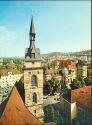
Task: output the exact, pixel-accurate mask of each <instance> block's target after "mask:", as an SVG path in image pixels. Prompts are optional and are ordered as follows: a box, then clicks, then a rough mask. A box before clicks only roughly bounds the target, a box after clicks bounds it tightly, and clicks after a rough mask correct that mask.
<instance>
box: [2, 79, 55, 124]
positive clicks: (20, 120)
mask: <svg viewBox="0 0 92 125" xmlns="http://www.w3.org/2000/svg"><path fill="white" fill-rule="evenodd" d="M24 102H25V91H24V77H22V78H21V79H20V81H19V82H17V83H16V84H15V85H14V87H13V89H12V91H11V93H10V95H9V96H8V98H7V99H6V100H5V101H4V102H3V103H2V104H1V105H0V124H2V125H6V124H13V125H15V124H17V125H19V124H23V125H24V124H27V125H38V124H39V125H56V124H55V123H53V122H51V123H46V124H45V123H41V122H40V121H39V119H38V118H36V117H35V116H34V115H33V114H32V113H31V112H29V110H28V109H27V107H26V106H25V104H24Z"/></svg>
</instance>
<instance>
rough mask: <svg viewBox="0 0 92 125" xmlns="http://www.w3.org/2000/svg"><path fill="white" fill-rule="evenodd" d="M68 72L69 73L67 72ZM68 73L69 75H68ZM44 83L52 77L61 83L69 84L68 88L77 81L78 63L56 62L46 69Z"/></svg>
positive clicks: (71, 61) (72, 61) (70, 61)
mask: <svg viewBox="0 0 92 125" xmlns="http://www.w3.org/2000/svg"><path fill="white" fill-rule="evenodd" d="M66 70H67V71H66ZM66 72H67V73H66ZM43 73H44V81H45V82H47V81H48V80H50V79H51V77H52V76H54V77H56V78H57V79H58V80H59V81H62V82H64V83H67V85H68V87H69V85H70V84H71V82H72V81H73V80H74V79H76V62H75V61H74V60H69V59H67V60H54V61H52V62H50V63H49V64H48V66H46V67H44V72H43Z"/></svg>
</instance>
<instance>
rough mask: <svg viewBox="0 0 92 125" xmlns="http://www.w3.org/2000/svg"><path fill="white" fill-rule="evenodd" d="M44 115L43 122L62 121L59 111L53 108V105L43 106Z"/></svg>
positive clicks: (60, 122)
mask: <svg viewBox="0 0 92 125" xmlns="http://www.w3.org/2000/svg"><path fill="white" fill-rule="evenodd" d="M44 116H45V117H44V121H45V122H55V123H56V124H57V125H61V124H62V123H63V120H62V117H61V115H60V112H59V111H58V110H57V108H55V106H54V105H48V106H45V107H44ZM62 125H63V124H62Z"/></svg>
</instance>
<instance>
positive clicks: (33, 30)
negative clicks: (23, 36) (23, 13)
mask: <svg viewBox="0 0 92 125" xmlns="http://www.w3.org/2000/svg"><path fill="white" fill-rule="evenodd" d="M29 33H30V34H32V33H33V34H35V28H34V23H33V16H32V18H31V27H30V32H29Z"/></svg>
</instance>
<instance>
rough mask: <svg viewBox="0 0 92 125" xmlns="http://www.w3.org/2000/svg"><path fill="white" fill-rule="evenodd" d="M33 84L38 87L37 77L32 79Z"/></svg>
mask: <svg viewBox="0 0 92 125" xmlns="http://www.w3.org/2000/svg"><path fill="white" fill-rule="evenodd" d="M31 84H32V86H37V77H36V76H35V75H33V76H32V77H31Z"/></svg>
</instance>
